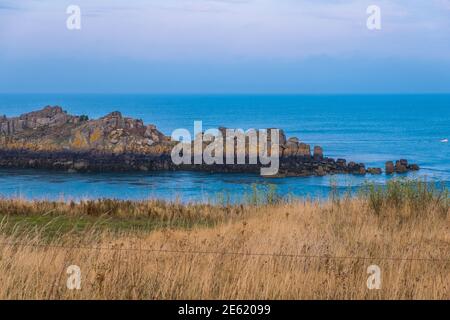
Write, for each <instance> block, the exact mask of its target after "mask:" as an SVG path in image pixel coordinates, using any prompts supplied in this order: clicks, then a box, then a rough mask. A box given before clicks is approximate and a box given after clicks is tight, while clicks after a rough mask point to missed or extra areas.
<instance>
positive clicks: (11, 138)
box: [0, 106, 419, 176]
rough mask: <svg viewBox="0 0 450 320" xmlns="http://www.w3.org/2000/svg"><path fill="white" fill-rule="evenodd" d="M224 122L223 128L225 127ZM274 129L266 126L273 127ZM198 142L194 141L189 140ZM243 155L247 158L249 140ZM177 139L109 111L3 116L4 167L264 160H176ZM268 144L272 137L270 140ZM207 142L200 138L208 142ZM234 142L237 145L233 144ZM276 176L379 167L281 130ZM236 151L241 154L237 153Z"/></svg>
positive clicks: (194, 167)
mask: <svg viewBox="0 0 450 320" xmlns="http://www.w3.org/2000/svg"><path fill="white" fill-rule="evenodd" d="M225 130H226V128H219V131H222V132H225ZM270 130H271V129H268V131H270ZM187 143H189V144H191V145H194V141H193V142H187ZM245 143H246V149H245V157H246V159H248V158H249V153H250V152H251V151H250V148H249V141H248V140H247V141H246V142H245ZM177 144H179V141H173V140H172V139H171V137H169V136H166V135H164V134H163V133H162V132H161V131H159V130H158V129H157V127H156V126H155V125H153V124H148V125H146V124H144V122H143V121H142V120H140V119H134V118H130V117H125V116H123V115H122V114H121V113H120V112H118V111H115V112H111V113H109V114H107V115H105V116H104V117H101V118H99V119H89V118H88V117H87V116H86V115H71V114H68V113H67V112H66V111H65V110H63V108H61V107H60V106H46V107H44V108H43V109H41V110H38V111H33V112H29V113H25V114H22V115H20V116H18V117H7V116H6V115H5V116H2V117H0V167H1V168H34V169H47V170H65V171H68V172H108V171H119V172H126V171H176V170H188V171H206V172H222V173H224V172H246V173H253V172H254V173H258V172H259V171H260V169H261V167H264V164H262V163H260V162H259V161H258V162H257V163H255V164H249V162H248V161H247V162H245V164H238V163H237V162H235V163H234V164H228V163H226V162H225V161H223V163H222V164H218V163H214V164H206V163H201V164H193V163H189V164H186V163H182V164H175V163H174V162H173V161H172V158H171V152H172V150H173V149H174V147H175V146H176V145H177ZM269 144H270V141H269ZM207 146H208V143H207V142H202V147H203V148H206V147H207ZM234 147H235V148H236V146H234ZM278 147H279V171H278V174H277V176H311V175H317V176H324V175H327V174H359V175H364V174H381V173H382V169H381V168H366V166H365V164H364V163H356V162H353V161H347V160H346V159H333V158H330V157H326V156H325V155H324V151H323V149H322V147H320V146H314V147H311V146H310V145H309V144H306V143H304V142H302V141H301V140H300V139H298V138H297V137H289V138H287V137H286V135H285V134H284V132H283V130H281V129H280V130H279V143H278ZM236 157H237V156H236ZM410 170H414V171H415V170H419V166H418V165H416V164H409V163H408V161H407V160H406V159H400V160H397V161H395V162H393V161H387V162H386V167H385V172H386V174H392V173H404V172H407V171H410Z"/></svg>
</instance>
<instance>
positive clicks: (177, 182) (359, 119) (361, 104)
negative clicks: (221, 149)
mask: <svg viewBox="0 0 450 320" xmlns="http://www.w3.org/2000/svg"><path fill="white" fill-rule="evenodd" d="M46 105H60V106H62V107H63V108H64V109H65V110H67V111H68V112H69V113H72V114H86V115H88V116H89V117H90V118H97V117H101V116H103V115H105V114H107V113H109V112H111V111H116V110H117V111H121V112H122V113H123V114H124V115H126V116H130V117H136V118H141V119H143V120H144V122H145V123H147V124H150V123H151V124H155V125H156V126H157V128H158V129H159V130H161V131H162V132H163V133H165V134H167V135H170V134H171V132H172V131H173V130H174V129H177V128H186V129H189V130H190V131H191V132H193V125H194V121H196V120H201V121H202V122H203V127H204V128H205V129H207V128H217V127H219V126H225V127H230V128H242V129H249V128H273V127H276V128H282V129H284V130H285V132H286V134H287V136H288V137H289V136H296V137H298V138H299V139H300V140H301V141H303V142H305V143H308V144H311V145H320V146H322V147H323V148H324V154H325V155H326V156H330V157H334V158H345V159H347V160H353V161H356V162H364V163H365V164H366V165H368V166H378V167H383V168H384V162H385V161H387V160H397V159H400V158H406V159H408V160H410V162H413V163H417V164H419V165H420V166H421V168H422V170H420V171H419V172H417V173H410V174H407V175H405V176H406V177H426V179H428V180H429V181H439V182H443V183H446V184H447V185H448V184H449V181H450V145H449V143H445V142H442V140H444V139H450V95H432V94H429V95H135V94H133V95H132V94H129V95H115V94H114V95H112V94H108V95H106V94H105V95H102V94H6V95H5V94H3V95H0V115H2V114H6V115H7V116H16V115H19V114H22V113H25V112H29V111H32V110H36V109H39V108H41V107H43V106H46ZM391 178H392V177H387V176H385V175H384V174H383V175H381V176H370V175H367V176H365V177H361V176H351V175H335V176H326V177H298V178H271V179H265V178H262V177H259V176H257V175H252V174H209V173H192V172H170V173H169V172H159V173H120V174H98V173H96V174H70V173H65V172H46V171H39V170H37V171H36V170H5V169H0V196H3V197H12V196H20V197H24V198H28V199H38V198H39V199H42V198H45V199H60V198H64V199H81V198H103V197H112V198H120V199H147V198H164V199H172V200H173V199H179V200H181V201H215V200H217V199H223V198H224V197H226V198H227V199H228V198H229V199H231V200H232V201H240V200H242V199H243V198H245V195H246V194H248V193H251V192H252V185H253V184H258V185H260V186H261V188H264V187H265V186H267V185H269V184H270V185H275V186H276V190H277V192H278V193H280V194H281V195H286V194H289V195H291V196H298V197H310V198H316V197H319V198H323V197H326V196H327V195H328V194H329V192H330V190H331V185H337V187H338V189H339V190H340V191H346V190H352V191H356V190H358V188H359V187H360V186H361V185H362V184H364V183H365V182H366V181H373V182H375V183H380V184H384V183H386V181H387V180H388V179H391Z"/></svg>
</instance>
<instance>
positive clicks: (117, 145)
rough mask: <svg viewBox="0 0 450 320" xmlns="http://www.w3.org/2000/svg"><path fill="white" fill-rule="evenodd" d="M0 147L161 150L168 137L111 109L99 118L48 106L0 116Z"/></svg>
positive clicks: (74, 149)
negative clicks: (74, 113)
mask: <svg viewBox="0 0 450 320" xmlns="http://www.w3.org/2000/svg"><path fill="white" fill-rule="evenodd" d="M0 128H1V130H0V147H2V148H3V149H26V150H32V151H60V150H71V151H92V150H95V151H97V152H112V153H123V152H136V153H152V152H161V151H162V150H160V149H161V147H162V146H164V145H167V144H168V142H169V139H168V138H167V137H165V136H164V135H163V134H162V133H161V132H159V131H158V130H157V129H156V127H155V126H154V125H147V126H145V125H144V123H143V122H142V120H137V119H132V118H127V117H123V116H122V114H121V113H120V112H117V111H116V112H112V113H110V114H108V115H106V116H104V117H102V118H100V119H98V120H90V121H89V120H87V117H85V116H72V115H69V114H67V112H65V111H64V110H63V109H62V108H61V107H59V106H55V107H51V106H47V107H45V108H44V109H42V110H40V111H34V112H30V113H26V114H23V115H21V116H19V117H15V118H6V116H3V117H1V118H0Z"/></svg>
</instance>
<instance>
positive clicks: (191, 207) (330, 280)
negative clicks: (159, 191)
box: [0, 181, 450, 299]
mask: <svg viewBox="0 0 450 320" xmlns="http://www.w3.org/2000/svg"><path fill="white" fill-rule="evenodd" d="M433 188H434V187H433ZM270 192H273V191H270ZM332 200H333V201H332ZM332 200H330V201H313V200H299V199H297V200H295V199H290V200H279V199H278V200H277V201H274V202H265V203H264V204H258V203H256V204H253V203H247V204H242V205H231V204H226V205H208V204H181V203H169V202H163V201H141V202H132V201H116V200H98V201H83V202H80V203H75V202H47V201H40V202H28V201H25V200H19V199H15V200H6V199H4V200H0V212H1V214H2V215H3V220H2V223H1V225H0V257H1V258H0V283H2V285H1V286H0V298H2V299H13V298H16V299H450V232H449V229H450V209H449V198H448V193H446V191H443V190H442V189H432V187H431V186H428V185H426V186H425V185H424V184H422V182H417V181H416V182H411V181H393V182H391V184H390V185H388V186H387V187H384V188H382V187H377V186H374V185H367V188H366V189H365V190H364V191H362V192H361V193H360V194H359V195H357V196H354V197H350V196H348V197H341V198H339V201H337V199H336V198H334V199H332ZM44 215H46V216H49V217H51V219H60V218H61V217H62V216H72V217H76V218H79V219H81V218H86V217H90V219H93V220H92V221H97V220H96V219H104V218H105V217H106V219H110V220H109V224H107V225H106V227H105V226H101V223H100V224H99V223H97V224H96V223H95V222H93V223H92V224H91V225H90V226H89V227H88V228H84V229H82V230H78V232H73V230H66V231H64V232H59V233H58V234H57V235H55V234H54V235H53V236H51V237H48V235H47V233H46V232H47V231H46V227H47V225H46V224H41V225H34V226H33V228H32V229H28V230H27V232H23V230H25V229H23V228H22V229H21V228H20V227H18V226H17V225H18V224H19V221H22V222H21V223H22V224H23V223H24V222H23V221H25V220H26V219H27V218H29V217H41V216H44ZM13 218H15V219H16V220H14V222H11V219H13ZM17 219H19V220H17ZM133 219H140V220H142V221H146V220H148V219H153V220H152V221H171V222H172V223H167V224H160V225H158V226H157V227H154V228H148V229H146V228H143V229H141V230H139V232H136V230H134V229H133V228H122V227H118V228H115V227H114V226H116V224H120V223H123V221H124V220H125V221H126V220H133ZM177 219H182V221H191V222H190V223H189V224H188V225H186V224H177V223H174V222H175V221H177ZM205 221H207V222H208V223H203V222H205ZM47 224H48V222H47ZM20 230H22V231H20ZM372 264H376V265H378V266H379V267H380V268H381V279H382V285H381V289H380V290H369V289H368V288H367V285H366V282H367V278H368V276H369V275H368V274H367V267H368V266H369V265H372ZM70 265H78V266H79V267H80V269H81V274H82V283H81V290H69V289H68V288H67V286H66V281H67V278H68V275H67V274H66V270H67V267H68V266H70Z"/></svg>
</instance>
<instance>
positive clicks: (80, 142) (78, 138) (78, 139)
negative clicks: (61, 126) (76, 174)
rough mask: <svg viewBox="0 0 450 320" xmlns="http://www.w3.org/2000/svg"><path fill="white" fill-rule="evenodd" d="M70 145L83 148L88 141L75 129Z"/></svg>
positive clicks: (87, 144) (86, 145)
mask: <svg viewBox="0 0 450 320" xmlns="http://www.w3.org/2000/svg"><path fill="white" fill-rule="evenodd" d="M72 146H73V147H74V148H76V149H83V148H87V147H88V146H89V143H88V142H87V140H86V138H85V137H84V136H83V135H82V133H81V132H80V131H76V132H75V137H74V139H73V142H72Z"/></svg>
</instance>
